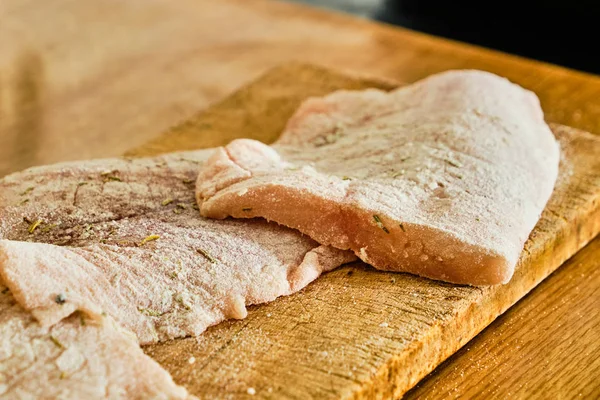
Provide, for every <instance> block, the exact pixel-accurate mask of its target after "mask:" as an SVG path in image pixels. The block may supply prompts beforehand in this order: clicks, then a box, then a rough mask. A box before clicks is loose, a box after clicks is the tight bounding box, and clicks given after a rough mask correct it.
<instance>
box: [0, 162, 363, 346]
mask: <svg viewBox="0 0 600 400" xmlns="http://www.w3.org/2000/svg"><path fill="white" fill-rule="evenodd" d="M208 154H210V152H209V151H208V152H207V151H198V152H188V153H181V154H171V155H166V156H162V157H158V158H151V159H139V160H124V159H112V160H100V161H90V162H79V163H67V164H60V165H56V166H50V167H41V168H34V169H30V170H27V171H24V172H21V173H17V174H13V175H11V176H8V177H6V178H4V179H2V180H1V181H0V196H2V198H1V199H0V220H1V221H2V227H1V229H2V230H1V231H0V238H3V239H1V240H0V277H1V278H2V279H4V281H5V282H6V285H7V286H8V287H9V288H10V289H11V291H12V293H13V295H14V296H15V298H16V299H17V301H18V302H19V303H20V304H21V305H22V306H23V307H25V308H26V309H27V310H30V311H31V312H32V314H33V315H34V316H35V317H36V318H37V319H38V321H39V322H40V323H41V324H42V326H44V327H48V326H51V325H53V324H55V323H57V322H58V321H60V320H61V319H63V318H65V317H66V316H68V315H70V314H71V313H73V312H74V311H75V310H81V311H83V312H84V313H86V314H87V315H88V316H89V317H90V318H93V319H96V320H100V321H101V320H102V318H101V315H102V314H103V313H107V314H108V315H110V316H112V317H113V318H114V319H115V320H116V321H117V322H118V323H119V324H121V325H122V326H123V327H125V328H127V329H130V330H131V331H133V332H134V333H135V334H136V335H137V336H138V338H139V341H140V343H142V344H146V343H153V342H156V341H160V340H166V339H171V338H176V337H182V336H188V335H198V334H200V333H202V332H203V331H204V330H205V329H206V328H207V327H208V326H210V325H213V324H216V323H218V322H221V321H223V320H225V319H227V318H244V317H245V316H246V305H248V304H257V303H263V302H267V301H271V300H274V299H275V298H276V297H278V296H282V295H288V294H291V293H293V292H295V291H298V290H300V289H302V288H303V287H304V286H306V285H307V284H308V283H310V282H311V281H312V280H314V279H315V278H317V277H318V276H319V275H320V274H321V273H322V272H323V271H328V270H330V269H333V268H335V267H337V266H339V265H341V264H343V263H345V262H349V261H352V260H354V259H355V258H356V257H355V256H354V255H353V254H352V253H351V252H344V251H341V250H337V249H333V248H330V247H327V246H320V245H319V244H318V243H316V242H315V241H313V240H312V239H310V238H308V237H307V236H304V235H302V234H300V233H299V232H297V231H293V230H291V229H288V228H285V227H281V226H278V225H277V224H274V223H267V222H265V221H264V220H260V219H257V220H252V221H241V220H227V221H215V220H208V219H204V218H202V217H200V215H199V213H198V211H197V206H196V205H195V200H194V189H193V182H194V178H195V177H196V175H197V169H198V164H199V163H200V162H202V161H203V160H205V159H206V157H207V155H208ZM25 200H27V201H25ZM38 221H43V222H42V223H39V224H38V225H36V223H37V222H38Z"/></svg>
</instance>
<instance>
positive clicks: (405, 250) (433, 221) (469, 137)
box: [197, 71, 559, 285]
mask: <svg viewBox="0 0 600 400" xmlns="http://www.w3.org/2000/svg"><path fill="white" fill-rule="evenodd" d="M558 162H559V147H558V144H557V142H556V140H555V138H554V136H553V134H552V132H551V131H550V129H549V127H548V126H547V125H546V123H545V122H544V118H543V113H542V110H541V108H540V105H539V101H538V99H537V97H536V96H535V95H534V94H533V93H531V92H529V91H526V90H524V89H523V88H521V87H519V86H517V85H514V84H512V83H510V82H509V81H508V80H506V79H503V78H500V77H498V76H495V75H493V74H489V73H486V72H481V71H450V72H446V73H442V74H438V75H434V76H431V77H429V78H427V79H424V80H422V81H420V82H417V83H415V84H413V85H410V86H407V87H403V88H400V89H397V90H394V91H392V92H389V93H386V92H382V91H379V90H366V91H338V92H335V93H332V94H330V95H328V96H326V97H324V98H311V99H309V100H307V101H305V102H304V103H303V104H302V105H301V106H300V108H299V109H298V110H297V112H296V113H295V115H294V116H293V117H292V118H291V119H290V120H289V122H288V124H287V127H286V129H285V131H284V132H283V134H282V135H281V138H280V139H279V140H278V141H277V142H276V143H275V144H274V145H273V146H272V147H269V146H266V145H264V144H261V143H259V142H256V141H252V140H247V139H239V140H235V141H233V142H231V143H230V144H229V145H227V146H226V147H224V148H219V149H218V150H217V152H216V153H215V154H214V155H213V156H212V157H211V159H210V160H209V161H208V162H207V163H205V164H204V166H203V168H202V169H201V172H200V174H199V176H198V182H197V197H198V201H199V204H200V203H201V213H202V215H204V216H206V217H211V218H225V217H227V216H233V217H236V218H252V217H264V218H266V219H267V220H270V221H276V222H278V223H280V224H283V225H286V226H289V227H292V228H296V229H298V230H300V231H301V232H303V233H306V234H308V235H309V236H310V237H312V238H313V239H315V240H316V241H318V242H319V243H321V244H325V245H331V246H334V247H336V248H339V249H351V250H352V251H353V252H354V253H355V254H356V255H357V256H359V258H361V259H362V260H363V261H365V262H367V263H369V264H371V265H373V266H375V267H376V268H379V269H383V270H392V271H405V272H410V273H414V274H418V275H421V276H425V277H429V278H433V279H439V280H444V281H449V282H454V283H463V284H472V285H488V284H498V283H506V282H508V281H509V280H510V278H511V276H512V274H513V271H514V267H515V264H516V262H517V260H518V257H519V255H520V252H521V251H522V248H523V245H524V242H525V240H526V239H527V238H528V236H529V234H530V232H531V230H532V229H533V227H534V226H535V224H536V223H537V221H538V219H539V217H540V214H541V212H542V210H543V208H544V207H545V204H546V202H547V200H548V198H549V197H550V194H551V192H552V190H553V187H554V183H555V181H556V178H557V174H558Z"/></svg>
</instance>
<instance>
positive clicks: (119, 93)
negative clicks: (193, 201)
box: [0, 0, 600, 176]
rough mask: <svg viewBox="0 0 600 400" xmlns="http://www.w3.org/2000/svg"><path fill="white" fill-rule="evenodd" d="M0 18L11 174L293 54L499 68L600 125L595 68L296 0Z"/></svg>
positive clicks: (4, 169)
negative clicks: (589, 70) (545, 60)
mask: <svg viewBox="0 0 600 400" xmlns="http://www.w3.org/2000/svg"><path fill="white" fill-rule="evenodd" d="M0 21H2V22H1V23H0V176H1V175H4V174H6V173H8V172H11V171H16V170H20V169H22V168H24V167H27V166H30V165H33V164H45V163H50V162H56V161H62V160H71V159H85V158H92V157H104V156H111V155H118V154H121V153H122V152H124V151H125V150H127V149H130V148H132V147H134V146H138V145H141V144H143V143H144V142H146V141H147V140H148V139H151V138H153V137H155V136H156V135H157V134H159V133H160V132H163V131H164V130H166V129H168V128H169V127H170V126H172V125H174V124H176V123H178V122H179V121H182V120H185V119H187V118H189V117H191V116H192V115H193V114H194V113H195V112H196V111H197V110H199V109H202V108H205V107H206V106H207V105H208V104H210V103H213V102H215V101H218V100H220V99H221V98H223V96H225V95H226V94H228V93H230V92H232V91H233V90H235V89H237V88H238V87H239V86H241V85H242V84H244V83H247V82H249V81H250V80H252V79H254V78H256V77H257V76H259V75H260V74H262V73H264V72H266V71H267V70H268V69H270V68H272V67H275V66H277V65H280V64H282V63H284V62H287V61H291V60H298V61H303V62H313V63H319V64H323V65H326V66H330V67H335V68H344V69H348V70H352V71H358V72H362V73H368V74H370V75H373V76H381V77H387V78H391V79H394V80H396V81H400V82H413V81H415V80H417V79H420V78H423V77H424V76H427V75H429V74H432V73H435V72H439V71H443V70H447V69H452V68H479V69H484V70H489V71H491V72H495V73H498V74H501V75H504V76H506V77H508V78H510V79H511V80H513V81H515V82H517V83H519V84H521V85H523V86H525V87H527V88H529V89H532V90H534V91H535V92H536V93H538V95H539V96H540V98H541V100H542V104H543V106H544V110H545V111H546V115H547V117H548V119H549V120H550V121H552V122H557V123H561V124H564V125H569V126H573V127H576V128H581V129H584V130H587V131H590V132H594V133H600V78H598V77H596V76H592V75H589V74H583V73H579V72H575V71H570V70H567V69H564V68H560V67H556V66H551V65H547V64H542V63H538V62H534V61H529V60H525V59H522V58H518V57H513V56H508V55H506V54H502V53H499V52H494V51H489V50H485V49H482V48H477V47H473V46H467V45H464V44H458V43H455V42H450V41H447V40H442V39H438V38H433V37H431V36H427V35H422V34H417V33H414V32H411V31H408V30H405V29H399V28H394V27H391V26H386V25H382V24H375V23H372V22H369V21H366V20H361V19H357V18H353V17H351V16H347V15H342V14H334V13H331V12H327V11H323V10H317V9H312V8H309V7H303V6H300V5H298V4H289V3H285V2H276V1H266V0H253V1H248V0H218V1H214V0H179V1H162V0H128V1H118V0H87V1H77V0H54V1H34V0H3V1H1V2H0ZM559 28H560V27H557V29H559Z"/></svg>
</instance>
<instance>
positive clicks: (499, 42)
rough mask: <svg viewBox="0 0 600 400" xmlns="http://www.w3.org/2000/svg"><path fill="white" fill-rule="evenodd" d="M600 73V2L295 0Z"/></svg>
mask: <svg viewBox="0 0 600 400" xmlns="http://www.w3.org/2000/svg"><path fill="white" fill-rule="evenodd" d="M289 1H295V2H299V3H307V4H311V5H314V6H319V7H325V8H330V9H336V10H339V11H343V12H347V13H351V14H355V15H358V16H361V17H364V18H369V19H375V20H378V21H380V22H386V23H390V24H393V25H398V26H402V27H405V28H409V29H413V30H416V31H420V32H425V33H429V34H433V35H437V36H443V37H446V38H449V39H454V40H459V41H463V42H468V43H472V44H476V45H480V46H484V47H488V48H493V49H496V50H500V51H504V52H507V53H512V54H516V55H520V56H523V57H528V58H533V59H536V60H539V61H545V62H550V63H553V64H558V65H562V66H565V67H569V68H573V69H577V70H581V71H585V72H591V73H595V74H600V56H599V55H598V49H599V48H600V46H599V45H598V40H599V39H600V33H599V31H598V27H597V25H596V24H597V23H598V21H600V12H599V10H600V2H598V1H597V0H572V1H554V0H502V1H475V0H289Z"/></svg>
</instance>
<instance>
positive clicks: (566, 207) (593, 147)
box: [129, 64, 600, 399]
mask: <svg viewBox="0 0 600 400" xmlns="http://www.w3.org/2000/svg"><path fill="white" fill-rule="evenodd" d="M397 85H398V84H397V83H394V82H389V81H383V80H378V79H372V78H367V77H357V76H348V75H344V74H341V73H337V72H334V71H331V70H327V69H323V68H320V67H316V66H311V65H303V64H290V65H285V66H282V67H279V68H276V69H274V70H271V71H270V72H269V73H267V74H266V75H265V76H263V77H262V78H260V79H258V80H257V81H255V82H253V83H251V84H250V85H248V86H246V87H244V88H242V89H240V90H239V91H238V92H236V93H234V94H232V95H231V96H229V97H228V98H227V99H225V100H224V101H222V102H221V103H219V104H216V105H214V106H212V107H210V108H209V109H207V110H206V111H203V112H201V113H199V114H197V115H196V116H195V117H193V118H192V119H190V120H189V121H187V122H185V123H182V124H181V125H179V126H177V127H175V128H173V129H171V130H170V131H168V132H166V133H165V134H164V135H162V136H160V137H159V138H158V139H156V140H153V141H151V142H150V143H148V144H147V145H145V146H143V147H141V148H138V149H136V150H134V151H132V152H130V154H129V155H131V156H145V155H154V154H158V153H163V152H169V151H175V150H191V149H196V148H205V147H213V146H219V145H223V144H226V143H227V142H229V141H230V140H232V139H235V138H240V137H249V138H254V139H258V140H262V141H264V142H267V143H269V142H272V141H273V140H275V139H276V138H277V136H278V135H279V133H280V132H281V130H282V129H283V127H284V124H285V122H286V121H287V119H288V118H289V117H290V115H291V114H292V113H293V112H294V110H295V108H296V107H297V106H298V104H299V103H300V102H301V101H302V100H304V99H305V98H307V97H309V96H320V95H324V94H326V93H329V92H331V91H333V90H336V89H363V88H367V87H376V88H381V89H384V90H389V89H392V88H394V87H397ZM552 129H553V131H554V133H555V134H556V135H557V137H558V138H559V139H560V141H561V146H562V149H561V151H562V160H561V169H560V176H559V180H558V183H557V185H556V188H555V191H554V194H553V196H552V198H551V200H550V202H549V204H548V206H547V208H546V210H545V211H544V213H543V215H542V218H541V220H540V221H539V223H538V225H537V226H536V228H535V230H534V231H533V233H532V234H531V237H530V238H529V240H528V242H527V243H526V245H525V250H524V251H523V254H522V256H521V259H520V261H519V265H518V266H517V269H516V272H515V275H514V277H513V278H512V280H511V281H510V283H509V284H507V285H499V286H493V287H484V288H478V287H469V286H458V285H451V284H445V283H440V282H434V281H431V280H427V279H422V278H418V277H414V276H410V275H407V274H399V273H385V272H379V271H375V270H373V269H372V268H370V267H369V266H367V265H365V264H363V263H355V264H352V265H349V266H345V267H343V268H340V269H338V270H336V271H333V272H331V273H328V274H326V275H325V276H323V277H321V278H319V279H318V280H317V281H316V282H314V283H313V284H311V285H310V286H309V287H308V288H306V289H305V290H303V291H301V292H300V293H298V294H295V295H292V296H289V297H286V298H281V299H278V300H276V301H275V302H273V303H271V304H267V305H261V306H256V307H252V308H251V311H250V313H249V316H248V318H246V319H245V320H241V321H230V322H225V323H222V324H220V325H218V326H216V327H213V328H211V329H209V330H208V331H207V332H206V333H205V334H204V335H202V336H201V337H200V338H187V339H182V340H175V341H172V342H167V343H163V344H159V345H153V346H148V347H146V348H145V350H146V352H147V353H148V354H150V355H151V356H152V357H154V358H155V359H156V360H157V361H159V362H160V363H161V364H162V365H163V366H165V367H166V368H167V369H168V370H169V371H170V372H171V373H172V374H173V377H174V379H175V380H176V381H177V382H178V383H180V384H183V385H184V386H186V387H187V388H188V389H189V390H190V391H191V392H192V393H194V394H196V395H197V396H199V397H200V398H206V399H213V398H245V397H248V398H303V399H304V398H319V399H328V398H344V399H346V398H355V399H358V398H390V397H392V396H393V397H399V396H401V395H402V394H404V393H405V392H406V391H407V390H408V389H410V388H411V387H413V386H414V385H415V384H416V383H417V382H418V381H419V380H420V379H421V378H422V377H424V376H425V375H426V374H428V373H429V372H430V371H432V370H433V369H434V368H435V367H436V366H437V365H438V364H440V363H441V362H442V361H443V360H444V359H446V358H447V357H449V356H450V355H451V354H452V353H454V352H455V351H457V350H458V349H459V348H460V347H462V346H463V345H464V344H465V343H467V342H468V341H469V340H470V339H471V338H473V337H474V336H475V335H477V333H479V332H480V331H481V330H482V329H483V328H485V327H486V326H487V325H488V324H489V323H490V322H492V321H493V320H494V319H495V318H496V317H497V316H498V315H500V314H501V313H503V312H504V311H505V310H507V309H508V308H509V307H510V306H511V305H513V304H514V303H515V302H517V301H518V300H519V299H520V298H521V297H523V296H524V295H525V294H527V293H528V292H529V291H530V290H531V289H532V288H533V287H535V286H536V285H537V284H538V283H539V282H541V281H542V280H543V279H544V278H545V277H547V276H548V275H549V274H550V273H551V272H552V271H554V270H555V269H556V268H558V267H559V266H560V265H561V264H562V263H563V262H564V261H565V260H567V259H568V258H569V257H571V256H572V255H573V254H574V253H576V252H577V251H578V250H579V249H580V248H582V247H583V246H584V245H585V244H586V243H587V242H589V241H590V240H591V239H592V238H593V237H594V236H596V234H598V232H599V231H600V157H599V156H598V155H599V154H600V138H598V137H595V136H593V135H591V134H588V133H586V132H582V131H578V130H575V129H572V128H568V127H564V126H560V125H552ZM190 357H194V359H195V362H193V363H190V361H189V360H190ZM474 384H475V383H474ZM252 393H255V394H254V395H253V394H252Z"/></svg>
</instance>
